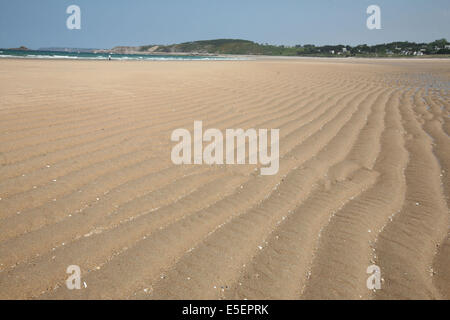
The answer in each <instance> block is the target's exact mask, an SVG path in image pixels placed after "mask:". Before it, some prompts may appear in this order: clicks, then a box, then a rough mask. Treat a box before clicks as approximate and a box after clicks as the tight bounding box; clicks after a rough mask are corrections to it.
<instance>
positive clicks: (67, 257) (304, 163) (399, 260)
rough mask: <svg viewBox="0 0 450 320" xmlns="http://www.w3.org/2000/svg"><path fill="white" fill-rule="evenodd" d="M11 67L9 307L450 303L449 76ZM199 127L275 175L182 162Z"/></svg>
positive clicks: (1, 164)
mask: <svg viewBox="0 0 450 320" xmlns="http://www.w3.org/2000/svg"><path fill="white" fill-rule="evenodd" d="M0 66H1V69H2V73H1V74H0V84H1V85H0V299H86V298H87V299H450V232H449V227H450V211H449V207H450V137H449V135H450V66H449V64H448V63H446V62H445V61H440V60H434V61H427V60H423V61H403V60H398V61H395V60H391V61H389V60H378V61H377V60H355V61H352V60H346V61H344V60H305V59H302V60H256V61H226V62H225V61H221V62H219V61H216V62H195V61H186V62H146V63H142V62H118V63H105V62H98V61H32V60H30V61H15V60H3V61H0ZM194 120H202V121H203V124H204V127H210V128H218V129H221V130H225V129H227V128H244V129H247V128H278V129H280V170H279V173H278V174H277V175H275V176H260V175H259V170H255V167H254V166H250V165H242V166H232V165H231V166H230V165H229V166H226V165H221V166H175V165H173V164H172V162H171V160H170V152H171V147H172V143H171V142H170V134H171V132H172V130H174V129H176V128H187V129H190V130H192V126H193V122H194ZM372 264H376V265H378V266H379V267H380V269H381V275H382V288H381V290H375V291H372V290H369V289H367V287H366V280H367V277H368V274H367V273H366V269H367V267H368V266H370V265H372ZM69 265H78V266H80V268H81V272H82V282H83V283H85V284H86V286H84V285H83V288H82V289H81V290H68V289H67V288H66V286H65V280H66V279H67V277H68V275H67V274H66V268H67V267H68V266H69Z"/></svg>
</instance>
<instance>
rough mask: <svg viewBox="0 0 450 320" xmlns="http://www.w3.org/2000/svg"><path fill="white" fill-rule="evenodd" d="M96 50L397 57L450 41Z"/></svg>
mask: <svg viewBox="0 0 450 320" xmlns="http://www.w3.org/2000/svg"><path fill="white" fill-rule="evenodd" d="M93 52H95V53H117V54H191V55H192V54H194V55H195V54H198V55H221V54H230V55H266V56H313V57H337V56H340V57H393V56H430V55H450V42H448V41H447V40H446V39H440V40H436V41H433V42H430V43H415V42H408V41H403V42H391V43H384V44H378V45H372V46H369V45H367V44H361V45H357V46H350V45H324V46H316V45H313V44H305V45H295V46H284V45H279V46H276V45H270V44H267V43H264V44H262V43H256V42H253V41H249V40H242V39H215V40H204V41H193V42H184V43H180V44H172V45H144V46H137V47H129V46H118V47H114V48H112V49H103V50H94V51H93Z"/></svg>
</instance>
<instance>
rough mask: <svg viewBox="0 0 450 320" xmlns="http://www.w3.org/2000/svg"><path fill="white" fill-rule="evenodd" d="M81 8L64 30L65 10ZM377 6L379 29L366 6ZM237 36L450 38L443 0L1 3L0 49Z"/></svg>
mask: <svg viewBox="0 0 450 320" xmlns="http://www.w3.org/2000/svg"><path fill="white" fill-rule="evenodd" d="M71 4H76V5H78V6H79V7H80V8H81V30H68V29H67V27H66V20H67V17H68V16H69V15H68V14H66V8H67V7H68V6H69V5H71ZM371 4H376V5H379V6H380V7H381V22H382V30H368V29H367V27H366V19H367V17H368V15H367V14H366V9H367V7H368V6H369V5H371ZM216 38H239V39H247V40H253V41H256V42H260V43H265V42H268V43H271V44H285V45H294V44H316V45H323V44H350V45H356V44H362V43H367V44H375V43H384V42H391V41H397V40H398V41H404V40H408V41H416V42H430V41H433V40H436V39H440V38H447V39H450V0H309V1H306V0H220V1H219V0H160V1H156V0H68V1H67V0H0V47H3V48H10V47H18V46H21V45H25V46H27V47H29V48H33V49H37V48H40V47H77V48H111V47H114V46H116V45H144V44H171V43H179V42H185V41H193V40H207V39H216Z"/></svg>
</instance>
